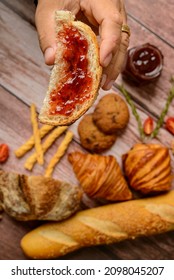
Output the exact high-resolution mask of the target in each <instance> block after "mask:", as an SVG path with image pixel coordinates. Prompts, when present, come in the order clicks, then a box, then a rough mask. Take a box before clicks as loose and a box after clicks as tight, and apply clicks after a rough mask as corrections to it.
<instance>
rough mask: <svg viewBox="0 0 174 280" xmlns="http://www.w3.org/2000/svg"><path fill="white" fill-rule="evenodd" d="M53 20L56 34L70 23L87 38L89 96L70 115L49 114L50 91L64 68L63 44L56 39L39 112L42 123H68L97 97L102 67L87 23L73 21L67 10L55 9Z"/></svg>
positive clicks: (95, 41)
mask: <svg viewBox="0 0 174 280" xmlns="http://www.w3.org/2000/svg"><path fill="white" fill-rule="evenodd" d="M55 21H56V34H58V32H60V31H61V30H63V28H64V26H65V25H70V26H73V27H75V28H77V29H78V31H79V32H80V34H81V35H82V36H84V37H85V39H86V40H87V42H88V52H87V58H88V69H89V73H90V74H91V76H92V88H91V90H90V98H88V99H87V100H85V101H84V103H82V104H77V106H76V108H75V109H74V110H73V112H72V113H71V115H68V116H66V115H62V114H56V115H51V114H49V107H50V105H49V102H50V93H51V92H52V91H53V90H54V89H55V88H56V86H57V85H58V84H59V82H60V81H61V79H62V78H63V77H64V69H65V67H66V62H65V61H64V60H63V51H64V45H63V42H62V41H61V40H57V51H56V56H55V64H54V67H53V69H52V72H51V76H50V82H49V86H48V90H47V93H46V96H45V99H44V102H43V106H42V108H41V111H40V114H39V120H40V121H41V122H42V123H46V124H50V125H56V126H57V125H70V124H71V123H73V122H75V121H76V120H77V119H78V118H80V117H81V116H82V115H83V114H84V113H85V112H86V111H87V110H88V109H89V108H90V107H91V106H92V104H93V103H94V101H95V99H96V98H97V95H98V90H99V86H100V80H101V75H102V67H101V66H100V63H99V47H98V42H97V38H96V35H95V34H94V32H93V31H92V29H91V28H90V27H89V26H88V25H86V24H84V23H82V22H80V21H75V16H74V15H72V14H71V12H69V11H56V14H55ZM87 93H88V92H87Z"/></svg>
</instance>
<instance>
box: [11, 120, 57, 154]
mask: <svg viewBox="0 0 174 280" xmlns="http://www.w3.org/2000/svg"><path fill="white" fill-rule="evenodd" d="M53 127H54V126H52V125H43V126H42V127H41V129H40V130H39V133H40V138H43V137H44V136H45V135H46V134H48V132H50V130H52V129H53ZM33 146H34V136H33V135H32V136H31V137H30V138H29V139H28V140H27V141H26V142H25V143H24V144H23V145H22V146H21V147H19V148H18V149H17V150H16V151H15V152H14V153H15V155H16V157H18V158H20V157H22V156H23V155H25V154H26V153H27V152H28V151H29V150H31V149H32V148H33Z"/></svg>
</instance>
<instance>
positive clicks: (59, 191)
mask: <svg viewBox="0 0 174 280" xmlns="http://www.w3.org/2000/svg"><path fill="white" fill-rule="evenodd" d="M0 195H1V196H2V207H3V209H4V211H5V212H6V213H7V214H8V215H10V216H11V217H13V218H15V219H16V220H20V221H29V220H53V221H60V220H63V219H65V218H67V217H69V216H70V215H72V214H73V213H75V212H76V211H77V210H78V209H79V205H80V201H81V196H82V191H81V189H80V188H79V187H78V186H72V185H70V184H68V183H66V182H62V181H59V180H54V179H52V178H45V177H43V176H26V175H19V174H16V173H12V172H11V173H8V172H4V171H0Z"/></svg>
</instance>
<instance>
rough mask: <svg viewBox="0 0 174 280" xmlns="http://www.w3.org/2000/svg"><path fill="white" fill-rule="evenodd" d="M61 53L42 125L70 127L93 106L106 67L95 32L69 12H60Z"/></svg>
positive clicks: (57, 60)
mask: <svg viewBox="0 0 174 280" xmlns="http://www.w3.org/2000/svg"><path fill="white" fill-rule="evenodd" d="M55 20H56V37H57V51H56V57H55V64H54V67H53V69H52V72H51V76H50V82H49V86H48V90H47V93H46V97H45V99H44V102H43V106H42V108H41V111H40V114H39V120H40V121H41V122H42V123H47V124H50V125H56V126H57V125H70V124H71V123H73V122H75V121H76V120H77V119H78V118H80V117H81V116H82V115H83V114H84V113H85V112H86V111H87V110H88V109H89V108H90V107H91V105H92V104H93V102H94V101H95V99H96V97H97V95H98V89H99V85H100V80H101V75H102V67H101V66H100V63H99V47H98V42H97V38H96V35H95V34H94V32H93V31H92V29H91V28H90V27H89V26H88V25H86V24H84V23H82V22H80V21H75V17H74V16H73V15H72V14H71V12H69V11H56V14H55Z"/></svg>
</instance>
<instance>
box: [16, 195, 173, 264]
mask: <svg viewBox="0 0 174 280" xmlns="http://www.w3.org/2000/svg"><path fill="white" fill-rule="evenodd" d="M170 230H174V191H171V192H168V193H166V194H164V195H161V196H157V197H152V198H145V199H138V200H130V201H126V202H121V203H117V204H109V205H105V206H100V207H97V208H92V209H89V210H84V211H81V212H78V213H77V214H76V215H74V216H73V217H72V218H70V219H68V220H66V221H63V222H60V223H48V224H45V225H42V226H40V227H38V228H37V229H35V230H33V231H31V232H29V233H28V234H27V235H25V236H24V237H23V239H22V241H21V247H22V249H23V251H24V253H25V254H26V255H27V256H29V257H30V258H34V259H49V258H58V257H60V256H63V255H65V254H67V253H69V252H72V251H74V250H76V249H79V248H82V247H85V246H92V245H99V244H109V243H114V242H119V241H121V240H125V239H134V238H135V237H138V236H148V235H152V234H159V233H162V232H166V231H170Z"/></svg>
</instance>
